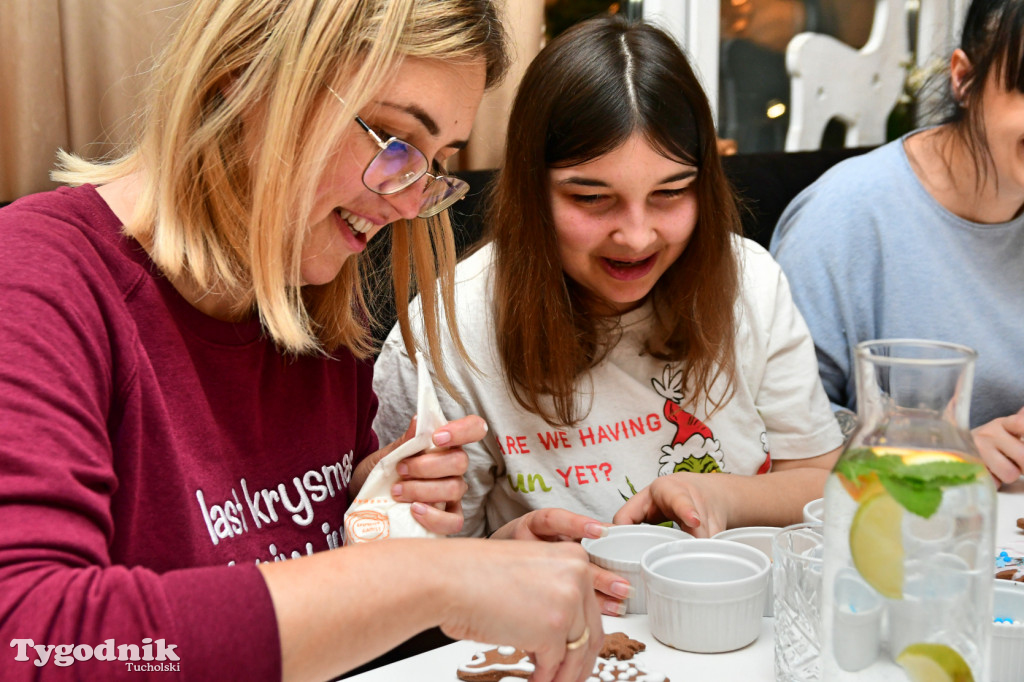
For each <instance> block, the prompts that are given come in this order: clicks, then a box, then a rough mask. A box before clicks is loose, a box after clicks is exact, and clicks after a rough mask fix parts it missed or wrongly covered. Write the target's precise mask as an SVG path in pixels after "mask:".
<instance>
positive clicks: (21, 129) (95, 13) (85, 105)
mask: <svg viewBox="0 0 1024 682" xmlns="http://www.w3.org/2000/svg"><path fill="white" fill-rule="evenodd" d="M502 1H503V2H504V5H505V16H506V21H507V23H508V30H509V34H510V37H511V38H512V43H513V51H514V54H515V57H516V62H515V64H514V65H513V67H512V70H511V72H510V74H509V76H508V78H507V79H506V80H505V83H504V84H503V85H502V87H501V88H499V89H498V90H496V91H494V92H490V93H488V94H487V95H486V96H485V98H484V102H483V104H482V105H481V107H480V117H479V119H478V120H477V123H476V125H475V127H474V132H473V136H472V140H471V142H470V145H469V146H468V147H467V149H466V150H465V151H464V152H463V153H462V154H460V156H461V157H462V158H461V159H459V160H458V162H457V163H458V165H459V166H461V167H462V168H467V169H480V168H495V167H497V166H498V165H499V164H500V163H501V158H502V155H503V151H504V143H505V127H506V123H507V120H508V109H509V107H510V106H511V103H512V98H513V97H514V95H515V89H516V87H517V86H518V84H519V80H520V78H521V77H522V73H523V71H524V70H525V68H526V65H527V64H528V63H529V62H530V60H531V59H533V57H534V56H535V55H536V54H537V52H538V51H539V50H540V48H541V44H542V42H543V21H544V0H502ZM183 4H184V3H183V2H182V1H181V0H0V46H2V47H0V202H4V201H12V200H14V199H16V198H17V197H19V196H23V195H25V194H29V193H32V192H40V191H44V190H48V189H52V188H53V187H54V185H53V183H51V182H50V180H49V176H48V174H49V172H50V170H51V169H52V168H53V165H54V160H55V155H56V151H57V149H66V150H69V151H73V152H76V153H79V154H83V155H85V156H87V157H89V158H98V157H102V156H105V155H109V154H111V153H114V152H116V151H117V150H118V149H119V148H122V147H123V145H125V144H126V143H127V142H128V141H130V132H131V130H132V124H133V119H132V116H133V114H134V113H135V112H136V110H137V108H138V106H139V104H140V102H141V98H140V96H141V94H142V92H143V90H144V89H145V86H146V82H147V81H146V72H147V70H148V69H149V67H150V65H151V64H152V60H153V57H154V56H155V55H156V54H157V53H158V52H159V50H160V48H161V47H162V45H163V44H164V41H165V39H166V37H167V36H168V34H169V32H170V31H171V30H172V29H173V26H174V24H175V21H176V19H177V18H178V16H180V13H181V10H182V5H183Z"/></svg>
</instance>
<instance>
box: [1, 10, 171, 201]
mask: <svg viewBox="0 0 1024 682" xmlns="http://www.w3.org/2000/svg"><path fill="white" fill-rule="evenodd" d="M180 4H181V2H180V0H102V1H101V2H97V1H96V0H3V1H2V2H0V45H2V46H3V48H2V49H0V201H11V200H13V199H15V198H17V197H19V196H22V195H24V194H29V193H31V192H38V191H42V190H46V189H50V188H52V187H53V184H52V183H51V182H50V180H49V178H48V173H49V171H50V170H51V168H52V167H53V164H54V159H55V154H56V150H57V149H58V148H63V149H67V150H70V151H74V152H77V153H81V154H85V155H87V156H89V157H99V156H103V155H106V154H109V153H110V152H111V151H113V150H114V149H115V147H116V146H117V145H118V144H123V143H124V142H125V141H126V139H127V135H128V131H129V130H130V125H131V114H132V113H133V112H134V111H135V109H136V107H137V105H138V103H139V95H140V93H141V91H142V89H143V88H144V86H145V83H146V76H145V71H146V69H147V68H148V65H149V64H151V60H152V56H153V54H154V52H156V51H158V50H159V49H160V47H161V46H162V44H163V39H164V37H165V36H166V34H167V32H168V30H169V29H170V28H171V26H172V25H173V23H174V20H175V18H176V17H177V16H178V13H179V11H180V8H179V6H180Z"/></svg>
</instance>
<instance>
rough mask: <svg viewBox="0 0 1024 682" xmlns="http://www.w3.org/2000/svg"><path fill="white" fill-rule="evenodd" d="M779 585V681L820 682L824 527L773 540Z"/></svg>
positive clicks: (791, 529)
mask: <svg viewBox="0 0 1024 682" xmlns="http://www.w3.org/2000/svg"><path fill="white" fill-rule="evenodd" d="M772 554H773V557H774V562H773V568H772V579H773V581H774V583H775V679H776V680H779V681H780V682H817V681H818V680H820V679H821V584H822V581H821V579H822V568H823V554H824V545H823V535H822V524H820V523H797V524H794V525H792V526H787V527H785V528H783V529H782V530H780V531H779V532H778V533H777V534H776V535H775V537H773V538H772Z"/></svg>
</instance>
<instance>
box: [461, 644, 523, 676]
mask: <svg viewBox="0 0 1024 682" xmlns="http://www.w3.org/2000/svg"><path fill="white" fill-rule="evenodd" d="M502 649H506V651H502ZM515 651H516V649H515V647H499V648H498V653H499V654H501V655H502V656H511V655H512V654H514V653H515ZM486 660H487V657H486V654H485V653H484V652H483V651H477V652H476V653H475V654H473V658H471V659H470V660H469V663H466V664H464V665H460V666H459V668H458V671H459V672H460V673H467V674H475V673H489V672H495V671H501V672H521V673H526V674H527V675H530V674H532V673H533V671H534V665H533V661H531V660H530V657H529V656H527V655H525V654H524V655H523V657H522V658H521V659H519V660H518V661H516V662H515V663H491V664H490V665H483V663H484V661H486Z"/></svg>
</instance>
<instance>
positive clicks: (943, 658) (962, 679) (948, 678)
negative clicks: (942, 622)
mask: <svg viewBox="0 0 1024 682" xmlns="http://www.w3.org/2000/svg"><path fill="white" fill-rule="evenodd" d="M896 662H897V663H899V664H900V665H901V666H903V669H904V670H906V671H907V675H909V676H910V679H912V680H914V682H974V675H972V674H971V668H970V666H969V665H967V661H965V660H964V659H963V656H961V655H960V654H958V653H957V652H956V650H955V649H952V648H951V647H948V646H946V645H945V644H932V643H930V642H920V643H918V644H911V645H910V646H908V647H907V648H906V649H904V650H903V651H902V653H900V655H899V656H897V657H896Z"/></svg>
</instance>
